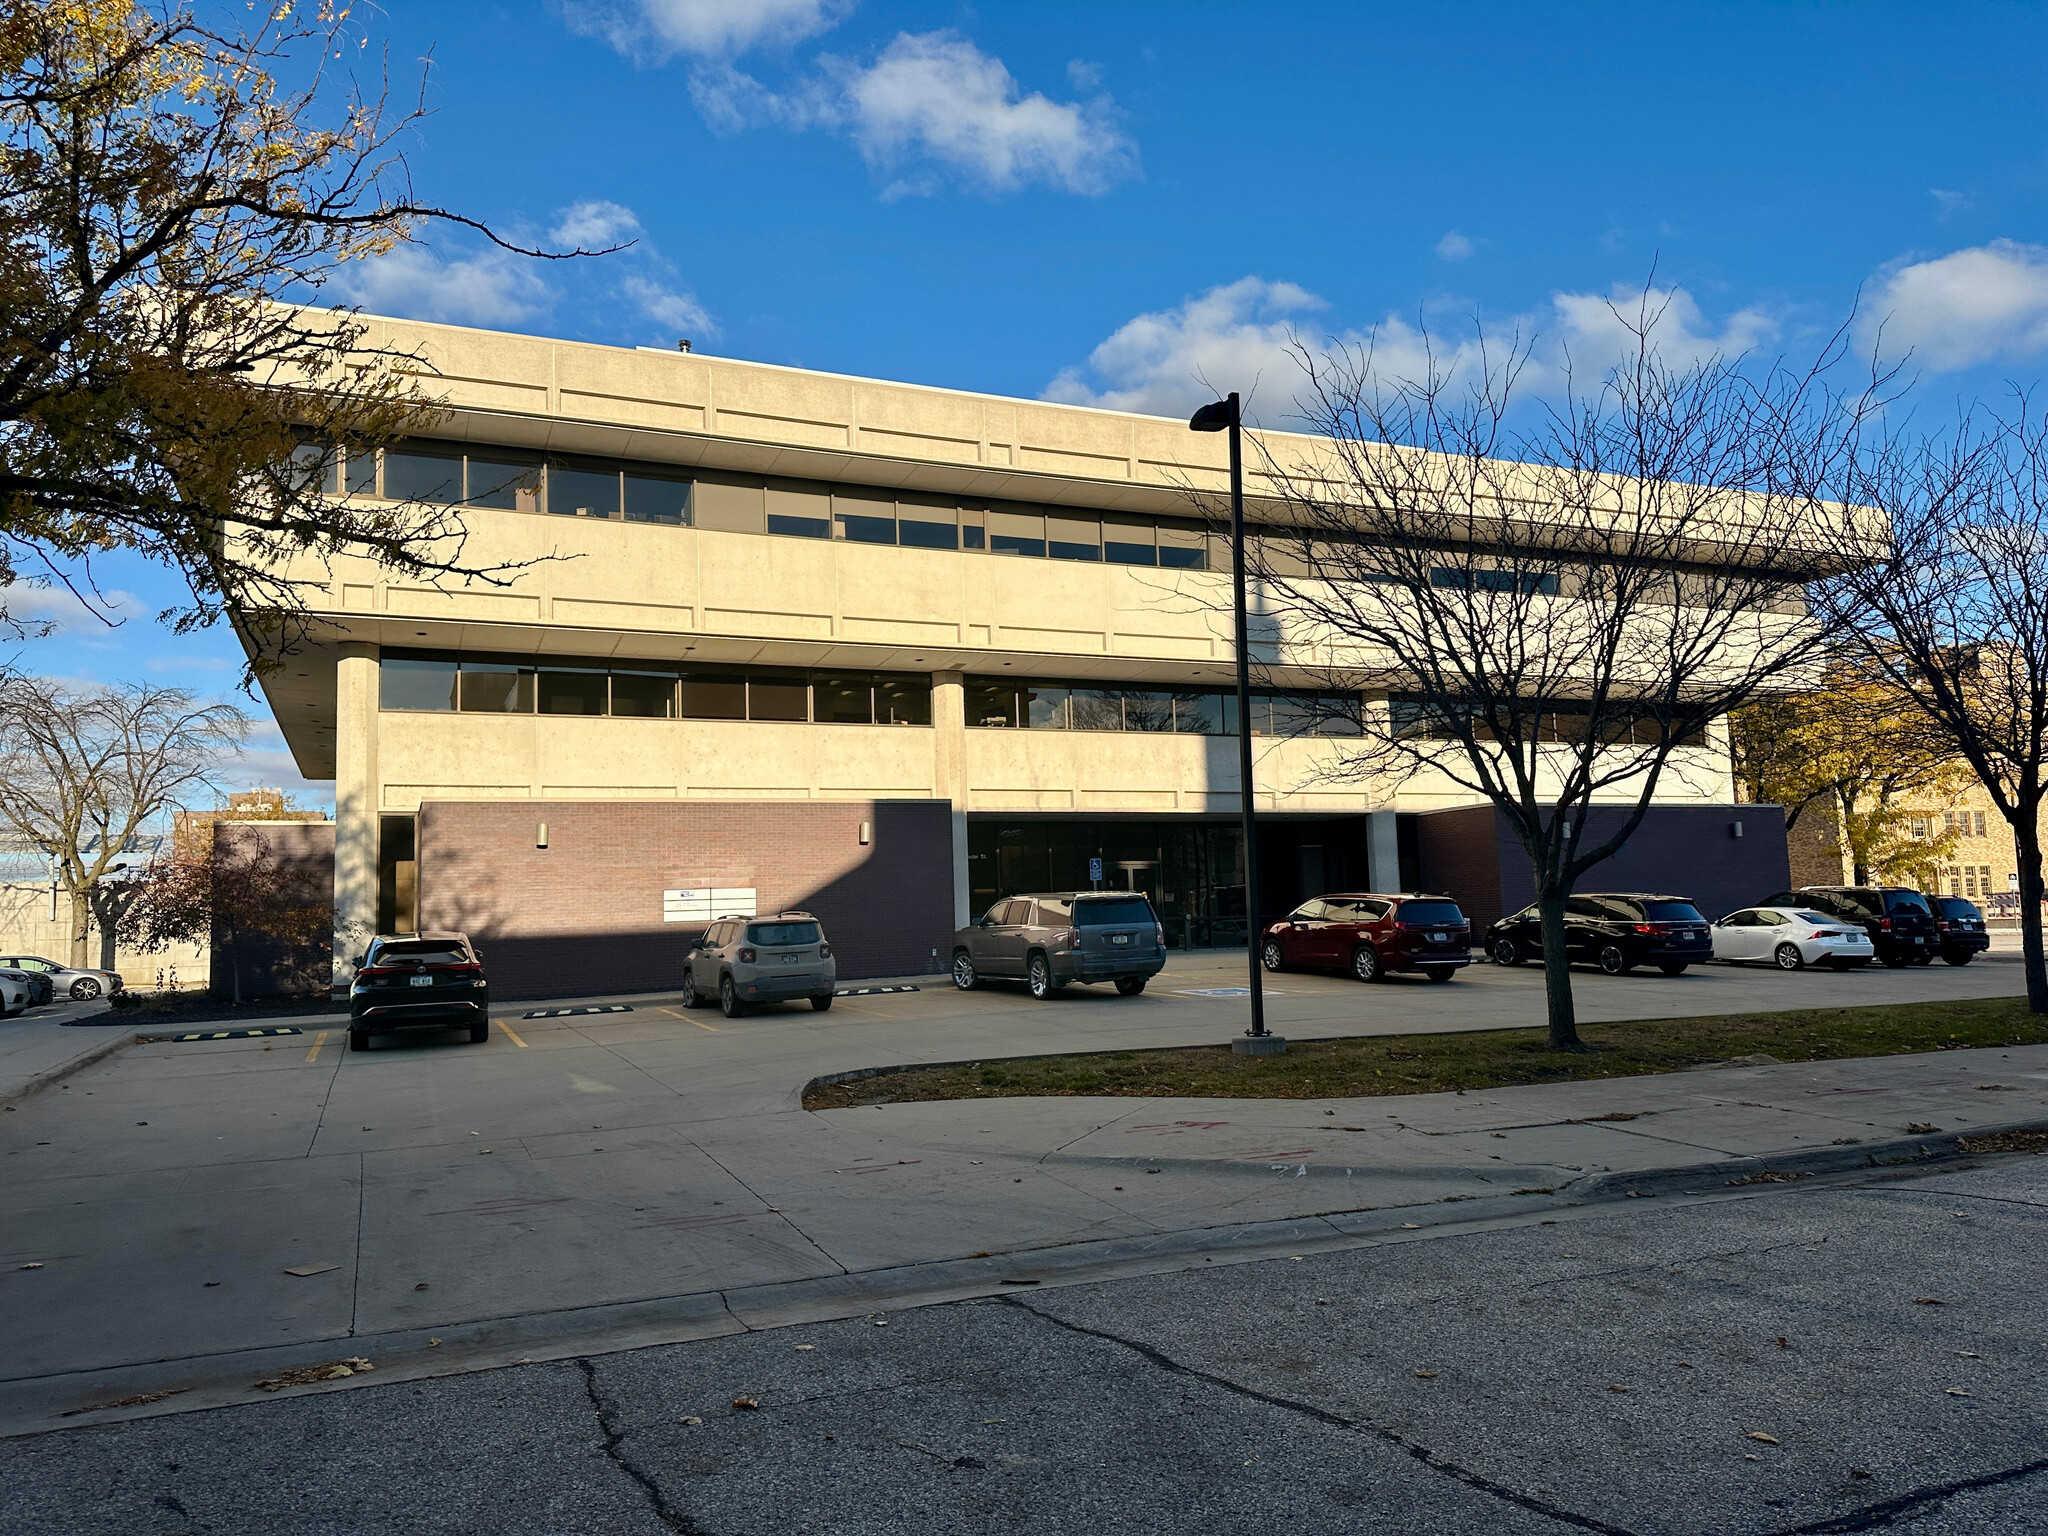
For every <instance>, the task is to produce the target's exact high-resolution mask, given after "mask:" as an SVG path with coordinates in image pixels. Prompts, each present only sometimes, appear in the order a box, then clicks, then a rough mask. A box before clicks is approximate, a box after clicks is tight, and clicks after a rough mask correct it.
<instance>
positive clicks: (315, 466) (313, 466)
mask: <svg viewBox="0 0 2048 1536" xmlns="http://www.w3.org/2000/svg"><path fill="white" fill-rule="evenodd" d="M290 478H291V483H292V485H293V486H294V487H295V488H296V489H298V490H300V491H304V492H309V493H312V492H317V493H318V494H321V495H325V496H332V495H335V494H336V493H337V492H339V491H340V489H341V455H340V454H338V453H336V452H335V451H334V450H333V449H332V448H328V447H326V446H325V445H323V444H320V443H301V444H299V446H298V447H296V448H294V449H293V450H292V468H291V475H290Z"/></svg>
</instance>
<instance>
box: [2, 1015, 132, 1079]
mask: <svg viewBox="0 0 2048 1536" xmlns="http://www.w3.org/2000/svg"><path fill="white" fill-rule="evenodd" d="M108 1011H109V1010H108V1008H107V1004H106V1000H105V999H103V998H96V999H94V1000H93V1001H92V1002H90V1003H59V1004H55V1005H52V1006H50V1007H45V1008H41V1009H38V1010H37V1011H36V1012H34V1013H28V1014H23V1015H22V1016H21V1017H19V1018H14V1019H0V1105H12V1104H17V1103H19V1102H20V1101H21V1100H23V1099H25V1098H28V1097H29V1096H30V1095H31V1094H35V1093H39V1092H41V1091H42V1090H43V1089H44V1088H47V1087H49V1086H50V1085H52V1084H53V1083H56V1082H58V1081H60V1080H62V1079H64V1078H66V1077H69V1076H70V1075H71V1074H72V1073H74V1072H78V1071H82V1070H83V1069H85V1068H86V1067H89V1066H91V1065H92V1064H93V1063H94V1062H96V1061H100V1060H102V1059H104V1058H105V1057H108V1056H111V1055H112V1054H113V1053H114V1052H116V1051H118V1050H120V1049H122V1048H123V1047H124V1046H128V1045H132V1044H134V1043H135V1031H134V1030H133V1029H132V1028H130V1029H122V1028H119V1027H116V1026H114V1025H111V1024H102V1023H99V1022H97V1021H98V1017H99V1015H101V1014H104V1013H106V1012H108ZM67 1019H71V1020H81V1019H93V1020H94V1021H95V1022H94V1023H92V1024H86V1025H73V1026H71V1027H66V1025H65V1023H64V1021H65V1020H67Z"/></svg>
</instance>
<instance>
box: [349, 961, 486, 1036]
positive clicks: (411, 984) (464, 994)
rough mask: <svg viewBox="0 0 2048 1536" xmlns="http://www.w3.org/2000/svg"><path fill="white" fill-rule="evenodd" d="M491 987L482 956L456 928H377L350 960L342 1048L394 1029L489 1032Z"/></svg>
mask: <svg viewBox="0 0 2048 1536" xmlns="http://www.w3.org/2000/svg"><path fill="white" fill-rule="evenodd" d="M490 1007H491V989H490V984H489V983H488V982H487V981H485V979H484V965H483V961H482V960H481V959H479V958H478V956H477V952H476V948H475V946H473V945H472V944H471V943H470V942H469V939H468V937H467V936H466V935H463V934H460V933H395V934H379V935H378V936H377V937H376V938H375V939H373V940H371V941H370V947H369V949H368V951H367V952H365V953H364V955H363V956H362V957H361V958H360V959H359V960H357V961H356V979H355V982H354V984H353V985H352V986H350V988H349V994H348V1048H349V1049H350V1050H352V1051H367V1050H368V1049H369V1048H370V1036H372V1035H383V1034H389V1033H391V1032H392V1031H394V1030H399V1029H420V1028H433V1029H451V1028H452V1029H467V1030H468V1031H469V1038H470V1042H471V1043H472V1044H477V1045H480V1044H482V1043H483V1042H484V1041H486V1040H488V1039H489V1038H490V1037H491V1019H490Z"/></svg>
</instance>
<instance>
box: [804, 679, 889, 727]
mask: <svg viewBox="0 0 2048 1536" xmlns="http://www.w3.org/2000/svg"><path fill="white" fill-rule="evenodd" d="M811 686H812V688H813V689H814V690H815V696H816V709H817V713H816V714H815V715H814V716H813V717H812V718H813V719H817V720H823V721H826V722H828V723H830V724H833V725H872V724H873V723H874V719H875V685H874V681H873V679H871V678H868V677H866V676H853V677H848V676H844V675H838V674H828V673H820V674H819V675H818V676H817V677H815V678H813V679H812V680H811Z"/></svg>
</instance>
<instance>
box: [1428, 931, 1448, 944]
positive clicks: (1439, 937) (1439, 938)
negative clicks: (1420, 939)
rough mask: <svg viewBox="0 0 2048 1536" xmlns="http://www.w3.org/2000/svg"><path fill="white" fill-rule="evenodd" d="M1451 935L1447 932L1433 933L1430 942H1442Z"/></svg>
mask: <svg viewBox="0 0 2048 1536" xmlns="http://www.w3.org/2000/svg"><path fill="white" fill-rule="evenodd" d="M1449 937H1450V935H1449V934H1447V933H1432V934H1431V935H1430V936H1429V942H1430V943H1432V944H1441V943H1443V941H1444V940H1445V939H1447V938H1449Z"/></svg>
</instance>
